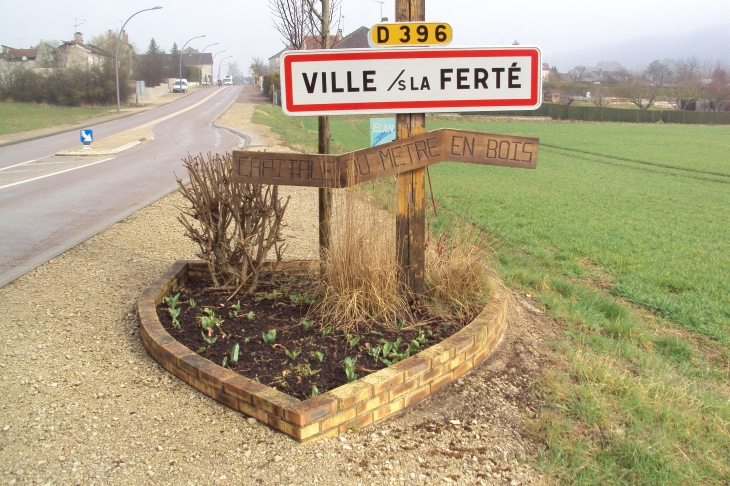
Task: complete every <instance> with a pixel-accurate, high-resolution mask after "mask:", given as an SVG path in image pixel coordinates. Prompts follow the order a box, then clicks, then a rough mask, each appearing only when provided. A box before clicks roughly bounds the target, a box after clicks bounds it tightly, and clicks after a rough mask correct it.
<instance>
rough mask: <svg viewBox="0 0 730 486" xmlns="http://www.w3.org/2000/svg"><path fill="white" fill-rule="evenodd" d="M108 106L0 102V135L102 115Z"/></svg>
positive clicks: (107, 110)
mask: <svg viewBox="0 0 730 486" xmlns="http://www.w3.org/2000/svg"><path fill="white" fill-rule="evenodd" d="M109 111H110V108H109V107H104V106H95V107H83V108H75V107H64V106H52V105H42V104H37V103H7V102H3V103H0V135H7V134H10V133H18V132H26V131H28V130H37V129H39V128H46V127H52V126H54V125H61V124H63V123H76V122H80V121H82V120H85V119H87V118H91V117H94V116H98V115H103V114H104V113H107V112H109Z"/></svg>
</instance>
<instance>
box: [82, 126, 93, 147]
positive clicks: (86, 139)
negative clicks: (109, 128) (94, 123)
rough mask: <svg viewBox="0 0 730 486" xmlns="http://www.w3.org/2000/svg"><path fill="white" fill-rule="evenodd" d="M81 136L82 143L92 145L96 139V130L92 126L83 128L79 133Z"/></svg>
mask: <svg viewBox="0 0 730 486" xmlns="http://www.w3.org/2000/svg"><path fill="white" fill-rule="evenodd" d="M79 135H80V136H79V138H80V139H81V143H83V144H84V145H86V146H88V145H91V142H93V141H94V131H93V130H91V129H90V128H87V129H85V130H81V131H80V133H79Z"/></svg>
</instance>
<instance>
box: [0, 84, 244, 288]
mask: <svg viewBox="0 0 730 486" xmlns="http://www.w3.org/2000/svg"><path fill="white" fill-rule="evenodd" d="M214 89H215V88H214ZM216 91H217V92H215V95H214V96H213V97H212V98H210V99H209V100H207V101H206V102H205V103H202V104H201V105H200V106H197V107H195V108H192V109H190V110H189V111H186V112H184V113H181V114H179V115H177V116H173V117H171V118H169V119H167V120H164V121H161V122H159V123H158V124H155V125H154V126H152V128H151V131H152V133H153V134H154V136H155V140H154V141H149V142H145V143H143V144H141V145H139V146H137V147H135V148H133V149H130V150H128V151H126V152H123V153H120V154H118V155H115V156H113V157H99V158H88V157H86V158H73V157H54V156H53V154H55V153H56V152H58V151H60V150H64V149H68V148H72V147H75V146H78V144H79V132H78V130H73V131H70V132H65V133H62V134H57V135H52V136H49V137H45V138H41V139H37V140H33V141H28V142H22V143H18V144H14V145H9V146H6V147H3V148H0V287H1V286H3V285H5V284H7V283H8V282H11V281H13V280H14V279H16V278H18V277H19V276H21V275H23V274H25V273H27V272H28V271H30V270H32V269H33V268H35V267H37V266H38V265H41V264H42V263H44V262H46V261H48V260H50V259H51V258H53V257H55V256H57V255H59V254H60V253H62V252H64V251H66V250H67V249H68V248H70V247H73V246H74V245H76V244H78V243H80V242H82V241H84V240H85V239H87V238H89V237H90V236H92V235H94V234H96V233H98V232H99V231H101V230H102V229H104V228H106V227H107V226H109V225H111V224H113V223H115V222H117V221H119V220H120V219H122V218H124V217H125V216H127V215H129V214H131V213H132V212H134V211H136V210H137V209H139V208H141V207H144V206H146V205H147V204H149V203H150V202H152V201H154V200H156V199H158V198H159V197H161V196H163V195H165V194H167V193H169V192H170V191H172V190H174V189H175V187H176V186H177V184H176V182H175V175H174V173H177V175H179V176H181V177H183V176H184V169H183V165H182V161H181V159H182V158H183V157H185V156H186V155H187V154H188V153H191V154H199V153H203V154H205V153H207V152H214V153H215V152H221V153H222V152H225V151H230V150H231V149H233V148H234V147H236V146H238V145H239V144H240V143H241V141H242V140H241V139H240V138H239V137H238V136H237V135H235V134H233V133H230V132H229V131H227V130H224V129H219V128H215V127H213V126H212V125H211V123H212V122H213V120H215V119H216V118H217V117H218V116H219V115H220V114H221V113H223V112H224V111H225V110H226V109H227V108H228V106H230V104H231V103H233V102H234V101H235V100H236V98H237V97H238V95H239V94H240V93H241V87H240V86H233V87H226V88H221V89H217V90H216ZM212 93H214V91H213V90H212V89H205V90H201V91H199V92H197V93H193V94H191V95H189V96H186V97H183V98H181V99H180V100H177V101H175V102H172V103H169V104H167V105H163V106H161V107H159V108H155V109H152V110H150V111H146V112H143V113H139V114H137V115H134V116H131V117H128V118H123V119H119V120H115V121H111V122H107V123H104V124H100V125H98V126H91V127H89V128H92V129H93V130H94V138H95V139H96V140H99V139H102V138H106V137H109V136H111V135H115V134H118V133H121V132H124V131H127V130H130V129H132V128H135V127H138V126H140V125H143V124H146V123H149V122H151V121H153V120H156V119H160V118H163V117H166V116H168V115H170V114H173V113H175V112H178V111H180V110H183V109H185V108H188V107H190V106H191V105H194V104H195V103H197V102H199V101H201V100H203V99H204V98H206V97H207V96H209V95H211V94H212ZM19 164H20V165H19Z"/></svg>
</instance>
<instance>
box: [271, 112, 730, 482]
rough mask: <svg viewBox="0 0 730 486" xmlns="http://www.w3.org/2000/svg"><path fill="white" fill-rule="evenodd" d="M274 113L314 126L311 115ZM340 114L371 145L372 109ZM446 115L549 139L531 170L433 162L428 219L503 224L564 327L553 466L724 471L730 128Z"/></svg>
mask: <svg viewBox="0 0 730 486" xmlns="http://www.w3.org/2000/svg"><path fill="white" fill-rule="evenodd" d="M265 109H266V110H271V111H273V112H276V111H277V110H278V109H276V108H271V107H266V108H265ZM282 116H283V115H282ZM268 119H269V121H270V122H272V123H269V124H270V125H271V126H272V128H273V129H274V130H275V131H277V132H279V133H281V134H282V135H283V136H284V137H285V138H286V137H287V135H286V132H287V131H292V130H293V129H292V128H287V127H290V126H293V124H295V123H296V124H300V125H299V127H300V128H299V130H300V131H299V132H298V133H296V136H297V137H298V138H297V140H300V141H304V140H306V139H307V138H310V139H311V140H312V142H314V141H316V136H314V135H313V134H316V124H312V129H311V130H310V129H309V128H306V127H307V123H309V122H307V121H306V120H303V119H299V118H292V119H287V118H283V120H281V121H278V118H275V117H274V116H268ZM274 120H276V123H273V121H274ZM331 120H332V121H331V124H332V133H333V137H334V139H335V140H334V141H333V147H341V149H340V150H337V151H349V150H355V149H357V148H361V147H364V146H366V145H367V144H368V137H367V133H368V132H367V117H332V119H331ZM277 123H278V125H277ZM441 127H451V128H460V129H467V130H477V131H484V132H492V133H505V134H514V135H528V136H536V137H539V138H540V142H541V149H540V162H539V163H538V169H537V170H535V171H524V170H512V169H504V168H497V167H480V166H467V165H464V164H440V165H438V166H434V167H432V169H431V175H432V179H433V187H434V193H435V196H436V198H437V200H438V202H439V217H437V218H432V220H431V225H432V227H434V228H435V229H436V230H438V228H439V226H443V225H446V224H448V221H450V220H452V219H453V218H458V219H462V220H464V221H466V222H467V223H469V224H472V225H474V226H476V227H490V226H492V225H494V224H499V226H500V231H501V235H502V236H503V237H504V239H505V244H504V245H503V246H502V248H501V249H500V251H499V253H498V260H497V262H496V271H497V272H498V273H499V275H500V276H501V277H502V279H503V280H504V282H505V283H506V284H507V285H508V286H510V287H511V288H512V289H514V290H516V291H517V292H520V293H523V294H529V295H530V296H531V297H532V298H533V299H535V300H536V302H537V303H539V305H540V306H541V307H542V308H543V309H545V311H546V312H548V313H549V314H550V315H551V316H552V317H554V318H556V319H558V321H559V322H560V323H561V325H562V326H563V332H562V335H561V337H560V338H559V339H558V340H556V341H554V342H552V343H550V344H549V352H550V354H551V356H552V361H553V363H554V366H552V367H550V368H549V369H547V370H545V371H544V373H543V375H542V376H541V377H540V378H539V380H537V381H536V382H535V383H534V389H535V393H536V394H538V395H539V396H540V397H541V399H542V403H543V407H542V411H541V413H540V415H539V417H538V418H537V419H536V420H534V421H533V422H531V423H530V424H529V432H530V433H531V434H532V435H533V437H535V438H537V439H538V440H541V441H543V442H544V444H545V448H544V450H543V453H542V454H541V456H540V458H539V463H540V466H541V467H542V469H543V470H544V471H545V473H546V474H547V475H549V476H550V477H551V478H553V480H555V481H556V482H560V483H577V484H599V483H601V484H603V483H605V484H727V483H728V482H729V481H730V460H729V459H728V452H727V451H728V450H730V400H729V399H728V397H730V387H729V386H728V383H729V382H730V380H729V378H730V347H729V345H730V297H729V296H730V279H729V278H728V277H727V276H728V275H730V259H729V258H728V255H730V213H729V212H728V211H727V207H728V202H729V201H730V163H729V162H728V161H730V127H725V126H688V125H681V126H679V125H662V124H655V125H640V124H613V123H560V122H553V123H539V122H538V123H535V122H502V123H500V122H492V121H490V120H488V119H484V118H470V117H463V118H460V119H446V118H434V119H429V121H428V129H435V128H441ZM302 128H305V129H306V130H302ZM301 146H302V147H305V145H301ZM305 149H306V150H312V149H311V148H305ZM333 151H335V149H334V148H333Z"/></svg>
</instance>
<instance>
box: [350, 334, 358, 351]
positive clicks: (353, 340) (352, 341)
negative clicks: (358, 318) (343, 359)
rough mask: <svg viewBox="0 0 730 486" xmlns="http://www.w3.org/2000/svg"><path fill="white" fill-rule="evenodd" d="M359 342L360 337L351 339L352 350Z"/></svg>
mask: <svg viewBox="0 0 730 486" xmlns="http://www.w3.org/2000/svg"><path fill="white" fill-rule="evenodd" d="M358 341H360V336H355V337H354V338H352V339H350V349H352V348H354V347H355V345H356V344H357V342H358Z"/></svg>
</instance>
